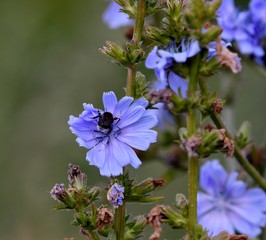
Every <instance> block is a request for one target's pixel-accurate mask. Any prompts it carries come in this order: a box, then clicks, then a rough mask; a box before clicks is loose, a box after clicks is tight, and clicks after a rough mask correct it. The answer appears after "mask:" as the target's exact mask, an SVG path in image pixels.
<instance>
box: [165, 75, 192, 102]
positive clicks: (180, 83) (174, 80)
mask: <svg viewBox="0 0 266 240" xmlns="http://www.w3.org/2000/svg"><path fill="white" fill-rule="evenodd" d="M168 83H169V86H170V88H171V89H172V90H173V91H174V92H175V93H176V94H178V89H179V88H180V90H181V94H182V97H183V98H186V97H187V90H188V82H186V81H185V79H184V78H182V77H180V76H178V75H177V74H175V73H173V72H170V73H169V76H168Z"/></svg>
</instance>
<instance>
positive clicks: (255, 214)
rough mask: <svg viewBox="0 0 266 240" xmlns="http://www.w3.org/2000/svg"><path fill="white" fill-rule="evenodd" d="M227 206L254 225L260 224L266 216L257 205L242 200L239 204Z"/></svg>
mask: <svg viewBox="0 0 266 240" xmlns="http://www.w3.org/2000/svg"><path fill="white" fill-rule="evenodd" d="M227 208H228V209H229V210H230V212H232V213H235V214H236V215H238V216H239V217H241V218H242V219H243V220H245V221H247V222H248V223H250V224H252V225H257V226H260V224H261V222H262V220H263V218H265V214H264V213H263V211H261V209H259V207H258V206H257V205H253V206H252V205H245V204H242V203H241V202H240V204H239V205H235V204H234V205H233V204H230V205H229V204H228V207H227Z"/></svg>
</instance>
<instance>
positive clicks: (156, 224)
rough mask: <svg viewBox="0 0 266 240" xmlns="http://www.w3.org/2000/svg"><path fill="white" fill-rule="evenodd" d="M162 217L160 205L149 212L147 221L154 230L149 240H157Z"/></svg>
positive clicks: (160, 229)
mask: <svg viewBox="0 0 266 240" xmlns="http://www.w3.org/2000/svg"><path fill="white" fill-rule="evenodd" d="M162 217H163V215H162V209H161V206H160V205H157V206H156V207H154V208H153V209H152V210H151V211H150V212H149V214H148V216H147V221H148V223H149V224H150V225H151V226H152V227H153V228H154V232H153V234H152V235H151V236H150V238H149V240H159V238H160V235H161V231H162V228H161V225H162Z"/></svg>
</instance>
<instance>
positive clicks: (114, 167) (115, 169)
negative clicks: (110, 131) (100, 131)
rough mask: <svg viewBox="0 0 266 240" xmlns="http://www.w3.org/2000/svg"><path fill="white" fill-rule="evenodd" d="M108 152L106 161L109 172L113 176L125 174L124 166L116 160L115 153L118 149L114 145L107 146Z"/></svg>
mask: <svg viewBox="0 0 266 240" xmlns="http://www.w3.org/2000/svg"><path fill="white" fill-rule="evenodd" d="M106 148H107V152H106V154H107V155H106V161H107V162H108V165H109V171H110V173H111V175H112V176H118V175H120V174H122V173H123V166H121V165H120V163H119V161H118V159H117V158H116V155H115V153H114V152H115V151H117V149H114V148H113V145H112V144H108V145H107V147H106Z"/></svg>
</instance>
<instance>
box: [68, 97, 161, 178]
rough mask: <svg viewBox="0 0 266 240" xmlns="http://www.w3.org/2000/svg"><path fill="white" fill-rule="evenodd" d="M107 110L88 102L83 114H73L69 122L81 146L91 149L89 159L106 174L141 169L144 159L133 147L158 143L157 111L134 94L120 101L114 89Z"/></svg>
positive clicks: (104, 102) (144, 148)
mask: <svg viewBox="0 0 266 240" xmlns="http://www.w3.org/2000/svg"><path fill="white" fill-rule="evenodd" d="M103 105H104V110H101V109H96V108H94V107H93V105H92V104H84V105H83V107H84V111H83V112H82V113H81V114H80V115H79V117H74V116H70V118H69V121H68V124H69V125H70V129H71V131H72V132H73V133H74V134H75V135H76V136H77V142H78V143H79V145H80V146H82V147H85V148H87V149H89V151H88V153H87V156H86V159H87V161H89V163H90V164H91V165H94V166H96V167H98V168H99V169H100V173H101V175H103V176H111V175H112V176H118V175H120V174H122V172H123V167H124V166H127V165H129V164H130V165H132V166H133V167H134V168H137V167H139V166H140V165H141V161H140V160H139V158H138V157H137V155H136V153H135V152H134V150H133V149H132V148H135V149H139V150H143V151H145V150H147V149H148V148H149V146H150V144H151V143H154V142H156V140H157V132H155V131H154V130H151V128H152V127H154V126H156V124H157V121H158V120H157V117H156V113H155V112H156V110H151V109H146V108H147V106H148V101H147V100H146V99H144V98H140V99H138V100H136V101H134V99H133V98H132V97H128V96H126V97H123V98H122V99H121V100H120V101H118V100H117V98H116V95H115V94H114V92H107V93H104V94H103Z"/></svg>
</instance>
